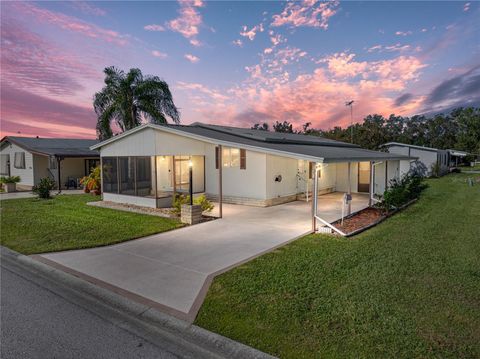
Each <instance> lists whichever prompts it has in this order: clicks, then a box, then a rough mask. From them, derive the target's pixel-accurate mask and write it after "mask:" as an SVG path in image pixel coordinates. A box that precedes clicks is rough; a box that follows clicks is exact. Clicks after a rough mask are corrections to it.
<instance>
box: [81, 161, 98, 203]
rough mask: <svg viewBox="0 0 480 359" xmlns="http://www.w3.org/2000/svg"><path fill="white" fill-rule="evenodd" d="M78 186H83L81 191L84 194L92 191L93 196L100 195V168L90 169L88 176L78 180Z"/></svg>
mask: <svg viewBox="0 0 480 359" xmlns="http://www.w3.org/2000/svg"><path fill="white" fill-rule="evenodd" d="M80 184H82V185H83V191H84V192H85V193H90V192H92V191H93V193H94V194H95V195H97V196H98V195H100V194H101V193H102V191H101V181H100V166H97V167H95V168H94V169H92V172H90V174H89V175H88V176H85V177H83V178H82V179H81V180H80Z"/></svg>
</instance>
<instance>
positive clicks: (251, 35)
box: [240, 24, 264, 41]
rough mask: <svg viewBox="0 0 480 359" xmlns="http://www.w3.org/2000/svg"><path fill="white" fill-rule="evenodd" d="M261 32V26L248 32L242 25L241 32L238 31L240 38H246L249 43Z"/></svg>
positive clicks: (256, 26)
mask: <svg viewBox="0 0 480 359" xmlns="http://www.w3.org/2000/svg"><path fill="white" fill-rule="evenodd" d="M263 30H264V29H263V24H259V25H255V26H254V27H252V28H251V29H250V30H248V28H247V26H246V25H244V26H243V27H242V31H240V36H243V37H247V38H248V39H249V40H250V41H253V40H254V39H255V36H256V35H257V33H258V32H263Z"/></svg>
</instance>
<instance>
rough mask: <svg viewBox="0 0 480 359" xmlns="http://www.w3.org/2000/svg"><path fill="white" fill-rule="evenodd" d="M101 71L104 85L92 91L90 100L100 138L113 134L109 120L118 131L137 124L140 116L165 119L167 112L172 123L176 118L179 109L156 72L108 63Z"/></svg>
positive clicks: (143, 118)
mask: <svg viewBox="0 0 480 359" xmlns="http://www.w3.org/2000/svg"><path fill="white" fill-rule="evenodd" d="M103 72H104V73H105V87H104V88H103V89H102V90H101V91H100V92H97V93H96V94H95V95H94V101H93V107H94V109H95V113H96V114H97V117H98V120H97V135H98V138H99V139H100V140H105V139H107V138H110V137H112V136H113V133H112V128H111V124H112V121H115V123H116V124H117V125H118V127H119V128H120V129H121V130H122V132H123V131H126V130H130V129H132V128H134V127H136V126H139V125H141V124H142V121H143V120H147V121H149V122H151V123H158V124H160V123H167V116H168V117H170V118H171V119H172V120H173V122H174V123H176V124H178V123H179V122H180V114H179V111H178V109H177V107H176V106H175V104H174V103H173V99H172V93H171V92H170V89H169V88H168V84H167V83H166V82H165V81H162V80H160V78H158V77H157V76H149V75H147V76H143V74H142V71H140V70H139V69H130V71H129V72H128V73H125V72H124V71H122V70H119V69H117V68H115V67H114V66H111V67H107V68H105V70H104V71H103Z"/></svg>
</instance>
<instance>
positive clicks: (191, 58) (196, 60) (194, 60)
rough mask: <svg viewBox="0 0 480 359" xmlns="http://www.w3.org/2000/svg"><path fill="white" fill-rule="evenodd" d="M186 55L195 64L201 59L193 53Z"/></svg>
mask: <svg viewBox="0 0 480 359" xmlns="http://www.w3.org/2000/svg"><path fill="white" fill-rule="evenodd" d="M184 57H185V58H186V59H187V60H188V61H190V62H191V63H192V64H195V63H197V62H198V61H200V59H199V58H198V57H197V56H195V55H192V54H185V55H184Z"/></svg>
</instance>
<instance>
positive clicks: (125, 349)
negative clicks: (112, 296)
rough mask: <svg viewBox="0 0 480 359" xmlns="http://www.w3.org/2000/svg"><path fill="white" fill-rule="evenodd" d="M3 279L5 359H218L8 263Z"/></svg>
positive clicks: (2, 353) (1, 353)
mask: <svg viewBox="0 0 480 359" xmlns="http://www.w3.org/2000/svg"><path fill="white" fill-rule="evenodd" d="M0 274H1V304H0V309H1V321H0V324H1V351H0V357H1V358H3V359H9V358H12V359H13V358H15V359H21V358H42V359H47V358H62V359H64V358H211V357H217V356H216V355H215V354H212V353H209V352H208V351H206V350H205V349H203V348H199V347H196V346H195V345H193V344H191V343H187V342H186V341H185V340H182V339H181V338H178V337H175V336H174V335H172V334H171V333H167V332H165V333H163V332H162V330H161V329H160V330H157V329H156V328H154V329H152V328H149V327H148V326H144V325H141V324H138V323H137V322H135V321H130V320H129V319H128V316H124V315H122V313H119V312H118V311H115V310H113V308H112V309H110V308H106V307H105V305H102V303H96V302H95V300H94V299H92V298H90V299H85V298H84V297H82V296H78V297H77V296H76V295H75V292H74V291H71V290H69V289H68V288H66V287H63V286H61V285H59V284H56V283H54V282H52V281H51V280H49V279H48V278H45V277H42V276H41V275H38V274H36V273H34V272H31V271H30V270H26V269H25V268H23V267H21V266H19V265H18V264H16V263H14V262H13V261H10V260H8V259H4V258H2V262H1V273H0Z"/></svg>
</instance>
